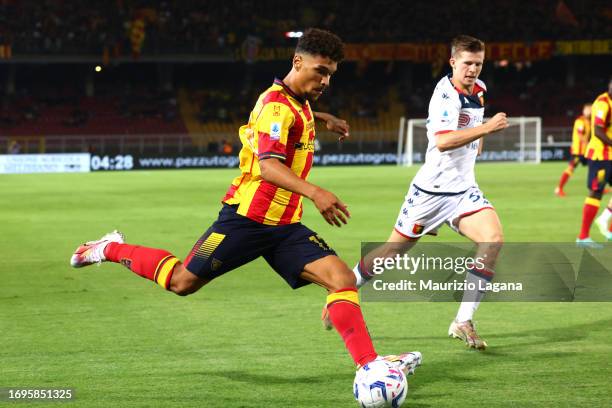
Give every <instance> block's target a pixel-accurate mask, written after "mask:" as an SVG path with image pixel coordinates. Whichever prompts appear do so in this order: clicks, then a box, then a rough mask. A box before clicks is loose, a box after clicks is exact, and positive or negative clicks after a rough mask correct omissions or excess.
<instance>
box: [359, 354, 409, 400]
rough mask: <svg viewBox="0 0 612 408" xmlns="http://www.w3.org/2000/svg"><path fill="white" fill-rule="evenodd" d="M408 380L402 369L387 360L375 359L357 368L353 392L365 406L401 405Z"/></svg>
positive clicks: (406, 390) (404, 398)
mask: <svg viewBox="0 0 612 408" xmlns="http://www.w3.org/2000/svg"><path fill="white" fill-rule="evenodd" d="M407 393H408V382H407V381H406V376H405V375H404V373H402V372H401V370H399V369H397V368H395V367H394V366H393V365H391V363H389V362H388V361H386V360H375V361H372V362H371V363H368V364H366V365H364V366H363V367H361V368H360V369H359V370H357V374H355V381H354V382H353V394H354V395H355V399H356V400H357V403H359V405H360V406H361V407H363V408H382V407H392V408H398V407H401V406H402V404H403V403H404V401H405V400H406V394H407Z"/></svg>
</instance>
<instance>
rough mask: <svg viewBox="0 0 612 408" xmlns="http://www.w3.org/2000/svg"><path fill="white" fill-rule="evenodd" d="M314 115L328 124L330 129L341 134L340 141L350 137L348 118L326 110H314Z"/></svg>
mask: <svg viewBox="0 0 612 408" xmlns="http://www.w3.org/2000/svg"><path fill="white" fill-rule="evenodd" d="M314 117H315V118H316V119H319V120H322V121H324V122H325V126H327V129H328V130H331V131H332V132H334V133H337V134H339V135H340V136H339V137H338V140H339V141H341V142H342V141H343V140H344V139H346V138H347V137H349V124H348V123H347V121H346V120H343V119H340V118H338V117H336V116H334V115H332V114H331V113H326V112H314Z"/></svg>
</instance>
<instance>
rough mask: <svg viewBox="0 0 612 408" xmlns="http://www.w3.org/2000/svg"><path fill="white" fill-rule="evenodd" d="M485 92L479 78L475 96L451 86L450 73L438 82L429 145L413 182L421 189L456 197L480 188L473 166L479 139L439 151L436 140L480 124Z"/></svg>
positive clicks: (431, 109) (431, 103)
mask: <svg viewBox="0 0 612 408" xmlns="http://www.w3.org/2000/svg"><path fill="white" fill-rule="evenodd" d="M486 89H487V88H486V86H485V84H484V82H482V81H481V80H479V79H477V80H476V84H475V85H474V92H473V93H472V95H467V94H464V93H462V92H460V91H459V90H457V88H455V86H454V85H453V84H452V82H451V75H450V74H449V75H448V76H445V77H444V78H442V79H441V80H440V81H439V82H438V84H437V85H436V89H435V90H434V92H433V95H432V96H431V100H430V101H429V116H428V117H427V139H428V142H429V143H428V145H427V153H426V155H425V164H423V166H422V167H421V168H420V169H419V171H418V173H417V174H416V176H415V177H414V180H413V181H412V183H413V184H415V185H416V186H417V187H418V188H420V189H422V190H424V191H426V192H432V193H434V194H456V193H460V192H463V191H466V190H467V189H469V188H470V187H477V186H478V185H477V184H476V178H475V176H474V164H475V163H476V156H477V155H478V146H479V145H480V140H476V141H474V142H472V143H470V144H467V145H465V146H462V147H459V148H456V149H452V150H447V151H445V152H440V151H439V150H438V148H437V147H436V137H444V133H448V132H452V131H454V130H459V129H466V128H473V127H475V126H479V125H481V124H482V119H483V116H484V106H483V95H484V92H486ZM436 135H438V136H436Z"/></svg>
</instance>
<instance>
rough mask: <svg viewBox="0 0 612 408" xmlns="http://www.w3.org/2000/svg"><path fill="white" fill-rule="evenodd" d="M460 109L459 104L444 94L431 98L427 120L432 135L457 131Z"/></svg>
mask: <svg viewBox="0 0 612 408" xmlns="http://www.w3.org/2000/svg"><path fill="white" fill-rule="evenodd" d="M453 96H455V95H453ZM460 108H461V107H460V106H459V103H458V102H457V101H453V100H451V95H448V94H446V93H441V94H438V95H436V96H435V97H434V98H432V101H431V104H430V106H429V118H428V120H429V126H430V127H431V129H432V130H433V133H434V135H441V134H444V133H448V132H452V131H455V130H457V128H458V127H459V111H460Z"/></svg>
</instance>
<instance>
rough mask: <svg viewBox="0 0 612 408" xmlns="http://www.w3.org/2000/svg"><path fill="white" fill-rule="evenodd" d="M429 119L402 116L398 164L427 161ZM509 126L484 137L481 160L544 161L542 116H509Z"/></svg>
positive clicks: (398, 144) (407, 164) (404, 164)
mask: <svg viewBox="0 0 612 408" xmlns="http://www.w3.org/2000/svg"><path fill="white" fill-rule="evenodd" d="M485 121H486V120H485ZM426 123H427V119H409V120H406V119H405V118H403V117H402V118H401V119H400V125H399V133H398V143H397V164H398V165H402V166H412V165H413V164H415V163H422V162H423V161H425V152H426V151H427V128H426ZM508 125H509V126H508V128H506V129H504V130H502V131H500V132H497V133H495V134H492V135H489V136H486V137H485V138H484V146H483V151H482V154H481V155H480V156H479V157H478V160H480V161H504V162H518V163H540V160H541V135H542V119H541V118H540V117H522V116H521V117H511V118H508Z"/></svg>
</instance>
